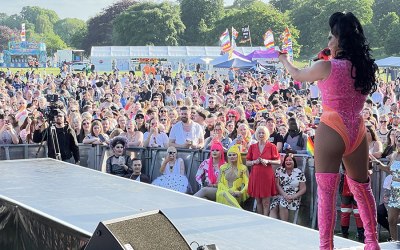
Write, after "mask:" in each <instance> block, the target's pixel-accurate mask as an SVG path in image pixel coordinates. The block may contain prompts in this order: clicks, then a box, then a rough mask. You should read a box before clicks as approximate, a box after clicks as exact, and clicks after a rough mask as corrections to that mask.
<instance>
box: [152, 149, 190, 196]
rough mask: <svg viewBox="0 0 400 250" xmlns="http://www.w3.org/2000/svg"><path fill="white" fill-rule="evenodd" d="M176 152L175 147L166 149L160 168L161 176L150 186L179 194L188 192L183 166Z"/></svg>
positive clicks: (187, 182)
mask: <svg viewBox="0 0 400 250" xmlns="http://www.w3.org/2000/svg"><path fill="white" fill-rule="evenodd" d="M177 153H178V152H177V150H176V148H175V147H169V148H168V149H167V155H166V156H165V158H164V160H163V162H162V163H161V167H160V174H161V176H159V177H157V178H156V179H155V180H154V181H153V182H152V184H153V185H156V186H159V187H163V188H167V189H171V190H174V191H178V192H181V193H187V192H189V190H190V189H189V181H188V179H187V177H186V175H185V164H184V162H183V160H182V158H177Z"/></svg>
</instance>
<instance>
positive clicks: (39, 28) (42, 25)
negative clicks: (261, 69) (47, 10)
mask: <svg viewBox="0 0 400 250" xmlns="http://www.w3.org/2000/svg"><path fill="white" fill-rule="evenodd" d="M35 32H36V33H41V34H44V33H49V32H53V25H52V23H51V22H50V20H49V18H48V17H47V16H39V17H38V18H36V23H35Z"/></svg>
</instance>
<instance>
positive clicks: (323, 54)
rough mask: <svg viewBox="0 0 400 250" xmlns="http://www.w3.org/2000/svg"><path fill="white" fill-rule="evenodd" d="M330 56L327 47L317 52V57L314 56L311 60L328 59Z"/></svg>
mask: <svg viewBox="0 0 400 250" xmlns="http://www.w3.org/2000/svg"><path fill="white" fill-rule="evenodd" d="M330 56H331V50H330V49H329V48H325V49H323V50H321V51H320V52H319V53H318V55H317V57H316V58H314V59H313V61H314V62H316V61H319V60H324V61H328V60H329V58H330Z"/></svg>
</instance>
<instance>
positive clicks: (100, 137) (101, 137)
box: [99, 134, 106, 142]
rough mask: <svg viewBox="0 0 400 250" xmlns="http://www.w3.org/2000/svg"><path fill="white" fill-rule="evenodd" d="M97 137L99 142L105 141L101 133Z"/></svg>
mask: <svg viewBox="0 0 400 250" xmlns="http://www.w3.org/2000/svg"><path fill="white" fill-rule="evenodd" d="M99 139H100V141H101V142H105V141H106V139H105V138H104V136H103V135H102V134H100V135H99Z"/></svg>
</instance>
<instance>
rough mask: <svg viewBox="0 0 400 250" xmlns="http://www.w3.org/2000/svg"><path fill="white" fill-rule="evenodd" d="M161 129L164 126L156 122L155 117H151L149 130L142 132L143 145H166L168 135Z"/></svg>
mask: <svg viewBox="0 0 400 250" xmlns="http://www.w3.org/2000/svg"><path fill="white" fill-rule="evenodd" d="M163 130H164V126H163V125H162V124H160V123H159V122H158V119H157V118H153V119H151V120H150V130H149V131H147V132H146V133H144V146H145V147H151V148H157V147H162V148H166V147H168V144H169V139H168V135H167V134H166V133H165V131H163Z"/></svg>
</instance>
